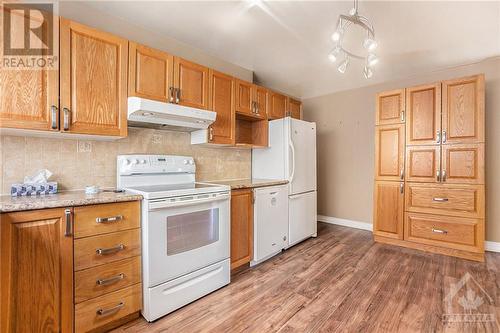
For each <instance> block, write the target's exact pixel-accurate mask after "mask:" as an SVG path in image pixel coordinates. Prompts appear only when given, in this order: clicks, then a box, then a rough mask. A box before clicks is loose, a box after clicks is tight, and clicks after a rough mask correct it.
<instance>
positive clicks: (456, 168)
mask: <svg viewBox="0 0 500 333" xmlns="http://www.w3.org/2000/svg"><path fill="white" fill-rule="evenodd" d="M442 151H443V153H442V154H443V155H442V159H441V161H442V162H441V163H442V170H443V171H442V172H443V174H442V176H441V177H442V181H443V182H444V183H455V184H484V143H478V144H460V145H442Z"/></svg>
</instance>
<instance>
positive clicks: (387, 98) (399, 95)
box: [375, 89, 405, 125]
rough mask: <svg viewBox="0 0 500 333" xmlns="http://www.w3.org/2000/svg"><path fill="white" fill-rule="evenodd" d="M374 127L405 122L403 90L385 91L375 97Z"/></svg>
mask: <svg viewBox="0 0 500 333" xmlns="http://www.w3.org/2000/svg"><path fill="white" fill-rule="evenodd" d="M376 100H377V107H376V120H375V125H389V124H400V123H404V122H405V90H404V89H398V90H392V91H386V92H383V93H380V94H378V95H377V99H376Z"/></svg>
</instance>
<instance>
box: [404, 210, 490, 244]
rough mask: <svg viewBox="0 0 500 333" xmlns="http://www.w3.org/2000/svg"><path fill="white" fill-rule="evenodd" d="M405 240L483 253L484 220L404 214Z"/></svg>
mask: <svg viewBox="0 0 500 333" xmlns="http://www.w3.org/2000/svg"><path fill="white" fill-rule="evenodd" d="M405 217H406V218H405V240H408V241H411V242H416V243H422V244H428V245H436V246H442V247H447V248H452V249H457V250H465V251H473V252H483V251H484V250H483V247H484V245H483V242H482V239H484V220H479V219H469V218H460V217H451V216H438V215H428V214H418V213H406V216H405Z"/></svg>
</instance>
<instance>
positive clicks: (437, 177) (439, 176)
mask: <svg viewBox="0 0 500 333" xmlns="http://www.w3.org/2000/svg"><path fill="white" fill-rule="evenodd" d="M436 180H437V181H438V182H440V181H441V172H440V171H439V170H438V171H436Z"/></svg>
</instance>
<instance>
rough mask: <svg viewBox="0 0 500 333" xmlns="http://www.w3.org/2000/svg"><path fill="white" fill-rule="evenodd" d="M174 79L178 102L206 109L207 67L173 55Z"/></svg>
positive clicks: (207, 91) (207, 92) (207, 94)
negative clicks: (177, 90)
mask: <svg viewBox="0 0 500 333" xmlns="http://www.w3.org/2000/svg"><path fill="white" fill-rule="evenodd" d="M174 79H175V87H176V88H177V89H179V92H178V94H179V95H178V97H179V104H181V105H184V106H190V107H193V108H198V109H203V110H208V96H209V88H210V83H209V70H208V67H205V66H201V65H198V64H195V63H194V62H190V61H187V60H184V59H182V58H178V57H175V59H174Z"/></svg>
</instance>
